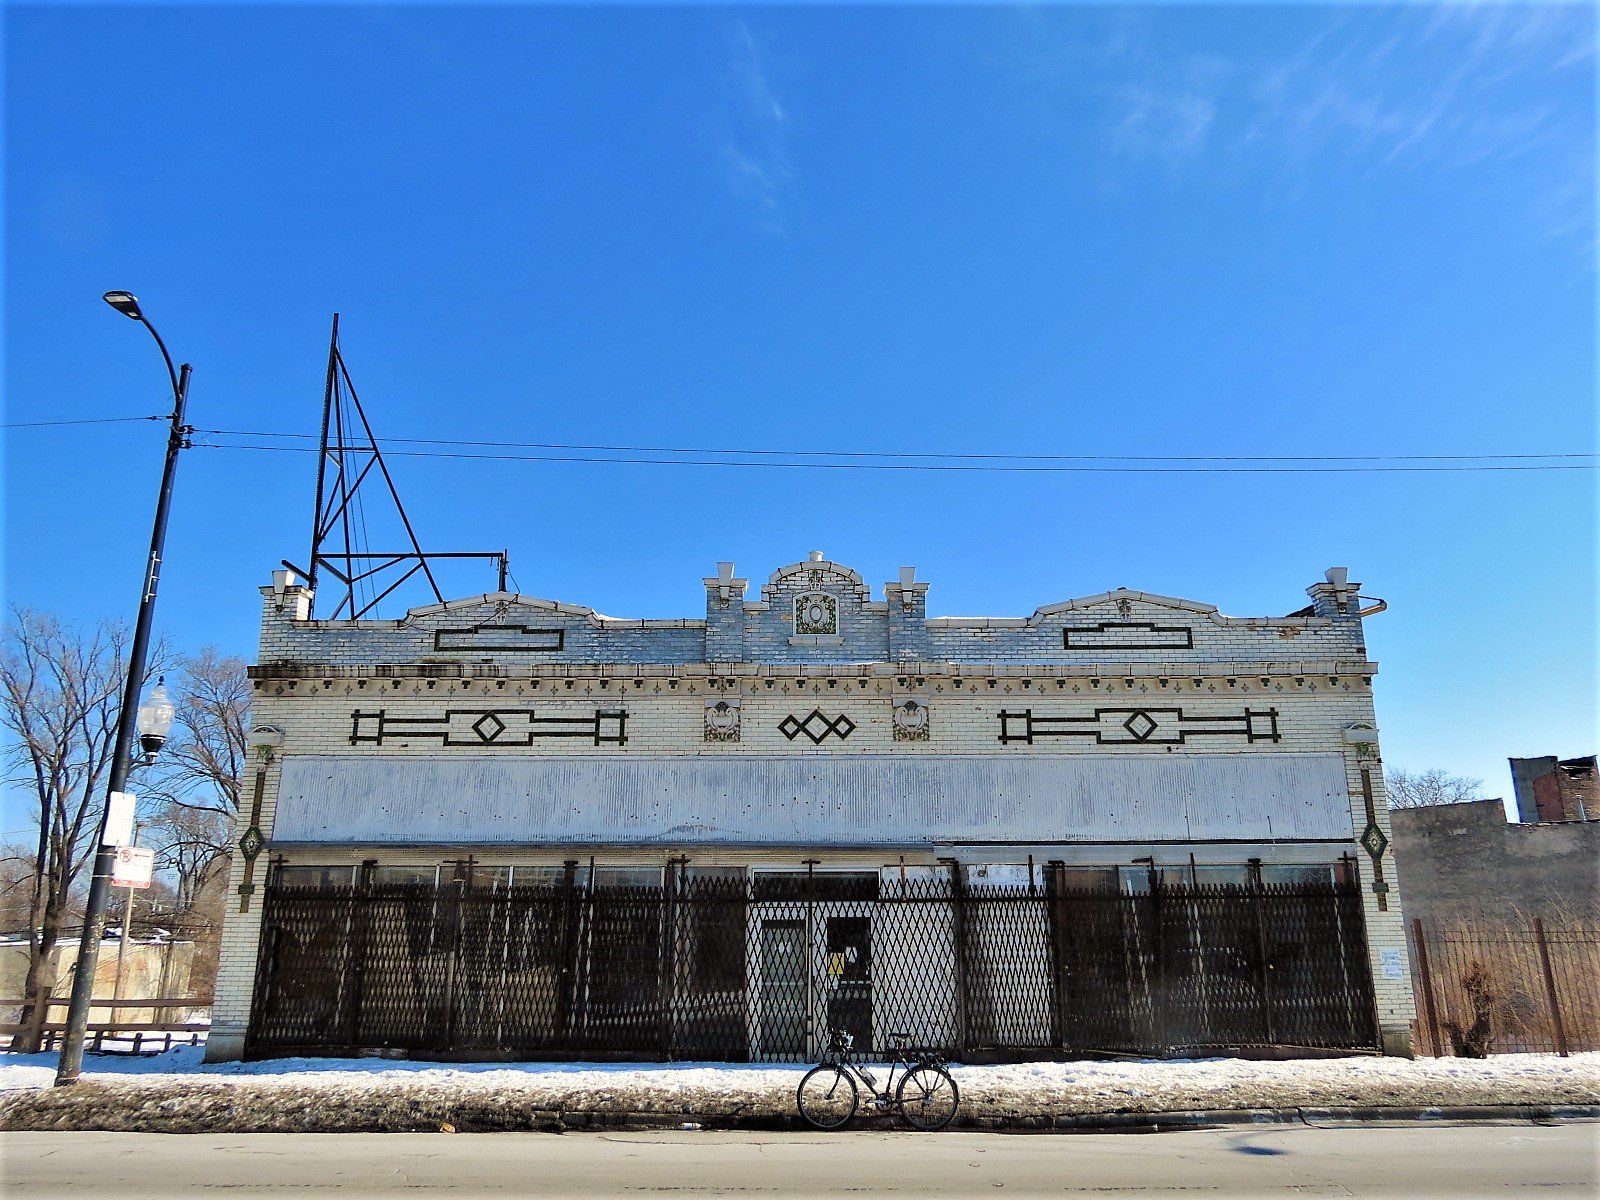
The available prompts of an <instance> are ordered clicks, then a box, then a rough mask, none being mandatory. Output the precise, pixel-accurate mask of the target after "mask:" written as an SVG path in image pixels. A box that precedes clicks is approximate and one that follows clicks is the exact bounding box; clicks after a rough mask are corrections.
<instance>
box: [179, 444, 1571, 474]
mask: <svg viewBox="0 0 1600 1200" xmlns="http://www.w3.org/2000/svg"><path fill="white" fill-rule="evenodd" d="M195 446H196V448H197V449H207V450H265V451H271V452H275V453H283V454H315V453H317V451H316V450H315V449H313V448H312V447H310V446H262V445H252V444H249V443H231V444H225V445H218V444H212V443H209V442H197V443H195ZM390 453H391V455H393V456H396V457H405V458H453V459H472V460H477V461H488V462H554V463H622V464H628V465H634V466H657V467H745V468H748V469H758V470H781V469H788V470H799V471H977V472H989V473H1000V474H1019V473H1020V474H1073V473H1080V474H1102V475H1106V474H1110V475H1248V474H1253V475H1322V474H1329V475H1336V474H1380V473H1407V472H1412V473H1414V472H1439V471H1445V472H1460V471H1593V470H1595V469H1596V468H1597V466H1600V464H1597V463H1592V462H1586V463H1565V462H1559V463H1557V462H1542V463H1525V464H1522V463H1501V464H1495V463H1484V462H1473V463H1458V464H1454V465H1441V466H1338V467H1327V466H1317V467H1291V466H1275V467H1241V466H1225V467H1104V466H991V465H975V464H970V463H951V462H944V463H929V462H916V463H884V462H871V463H862V462H770V461H769V462H737V461H729V460H725V459H707V458H698V459H689V458H617V457H613V456H600V455H590V456H583V455H565V454H468V453H462V452H457V451H444V450H393V451H390ZM706 453H714V452H713V451H707V452H706ZM735 453H737V452H735ZM952 457H954V456H952ZM1579 457H1591V456H1586V455H1585V456H1579ZM1251 461H1259V460H1251Z"/></svg>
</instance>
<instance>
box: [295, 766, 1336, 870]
mask: <svg viewBox="0 0 1600 1200" xmlns="http://www.w3.org/2000/svg"><path fill="white" fill-rule="evenodd" d="M1346 789H1347V784H1346V781H1345V771H1344V762H1343V759H1342V758H1341V757H1340V756H1339V755H1337V754H1252V755H1244V754H1237V755H1233V754H1205V755H1201V754H1184V755H1176V754H1174V755H1164V756H1159V757H1157V756H1153V755H1152V756H1138V757H1135V756H1133V755H1074V756H1071V757H1066V756H1059V755H1052V756H1045V755H1032V756H1027V755H1006V756H1003V757H1002V756H995V757H991V756H961V757H955V756H951V757H929V756H924V757H918V758H903V757H899V756H895V757H876V756H860V757H855V756H852V757H849V758H844V757H838V758H824V757H821V756H814V757H811V756H804V757H760V756H755V755H739V756H737V757H735V756H732V755H728V756H720V757H682V758H666V757H659V758H644V757H639V758H633V757H629V758H617V757H607V758H601V757H587V756H571V757H566V756H563V757H560V758H553V757H542V758H531V757H530V758H516V757H511V756H497V757H479V758H467V757H457V756H439V757H411V756H407V757H404V758H402V757H388V756H384V757H380V756H376V755H372V756H358V755H325V756H317V755H305V756H291V757H289V758H288V759H287V760H285V762H284V765H283V776H282V780H281V782H280V785H279V792H278V805H277V815H276V821H275V827H274V830H273V835H272V840H273V841H274V842H275V843H279V844H284V843H301V842H314V843H339V844H345V845H354V844H377V845H393V844H409V845H438V846H448V845H471V844H528V845H548V844H553V843H554V844H559V843H569V842H570V843H585V844H592V843H609V844H629V843H633V844H641V843H642V844H671V845H695V844H704V845H797V846H834V847H844V846H879V845H896V846H904V845H908V844H918V843H933V842H942V843H949V842H962V841H1014V842H1149V841H1167V842H1171V841H1180V842H1181V841H1211V840H1229V841H1237V840H1251V841H1273V840H1289V841H1313V840H1342V841H1348V840H1349V839H1350V837H1351V836H1352V828H1351V818H1350V803H1349V799H1348V796H1347V791H1346Z"/></svg>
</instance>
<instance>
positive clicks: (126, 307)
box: [104, 292, 144, 321]
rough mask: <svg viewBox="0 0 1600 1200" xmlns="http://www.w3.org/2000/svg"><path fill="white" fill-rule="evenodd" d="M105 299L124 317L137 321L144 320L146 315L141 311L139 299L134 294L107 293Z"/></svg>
mask: <svg viewBox="0 0 1600 1200" xmlns="http://www.w3.org/2000/svg"><path fill="white" fill-rule="evenodd" d="M104 299H105V302H106V303H107V304H109V305H111V307H112V308H114V309H116V310H117V311H118V312H119V313H121V314H122V315H123V316H125V317H129V318H131V319H133V320H135V321H142V320H144V314H143V313H142V312H140V311H139V298H138V297H137V296H135V295H134V294H133V293H132V292H107V293H106V294H105V296H104Z"/></svg>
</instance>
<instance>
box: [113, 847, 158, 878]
mask: <svg viewBox="0 0 1600 1200" xmlns="http://www.w3.org/2000/svg"><path fill="white" fill-rule="evenodd" d="M155 870H156V852H155V851H154V850H146V849H145V848H144V847H143V846H118V847H117V858H116V861H115V862H114V863H113V864H112V867H111V886H112V887H129V888H147V887H149V886H150V880H151V879H152V878H153V877H154V876H155Z"/></svg>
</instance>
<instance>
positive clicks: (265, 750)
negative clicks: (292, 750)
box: [245, 725, 283, 762]
mask: <svg viewBox="0 0 1600 1200" xmlns="http://www.w3.org/2000/svg"><path fill="white" fill-rule="evenodd" d="M245 743H246V744H247V745H248V746H249V747H250V749H252V750H254V751H255V752H256V755H257V757H259V758H260V759H261V761H262V762H271V761H272V756H273V752H274V751H276V750H277V749H278V747H280V746H282V745H283V730H281V729H279V728H278V727H277V726H276V725H257V726H256V727H255V728H254V729H252V730H250V732H249V733H247V734H245Z"/></svg>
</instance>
